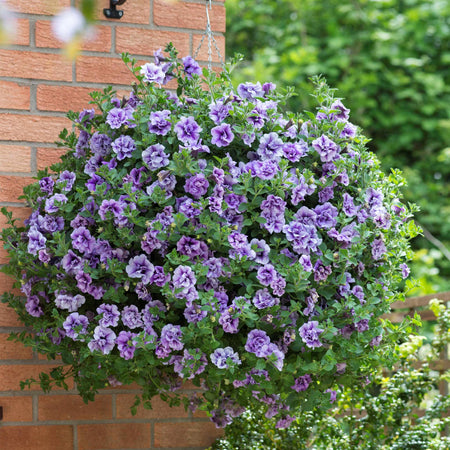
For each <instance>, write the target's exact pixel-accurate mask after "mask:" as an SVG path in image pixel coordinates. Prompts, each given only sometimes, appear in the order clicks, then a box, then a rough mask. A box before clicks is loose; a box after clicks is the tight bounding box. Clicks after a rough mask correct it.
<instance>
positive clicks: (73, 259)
mask: <svg viewBox="0 0 450 450" xmlns="http://www.w3.org/2000/svg"><path fill="white" fill-rule="evenodd" d="M61 266H62V268H63V269H64V270H65V271H66V272H67V273H68V274H69V275H75V274H76V273H77V272H78V271H80V270H82V269H83V266H84V260H82V259H81V258H80V257H79V256H78V255H76V254H75V253H74V252H73V251H72V250H69V251H68V252H67V254H66V255H64V257H63V259H62V260H61Z"/></svg>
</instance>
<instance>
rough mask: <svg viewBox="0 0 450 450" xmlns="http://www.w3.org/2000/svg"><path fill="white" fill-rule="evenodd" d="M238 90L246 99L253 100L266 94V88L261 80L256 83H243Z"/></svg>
mask: <svg viewBox="0 0 450 450" xmlns="http://www.w3.org/2000/svg"><path fill="white" fill-rule="evenodd" d="M237 92H238V94H239V95H240V96H241V97H242V98H243V99H245V100H253V99H255V98H257V97H263V96H264V90H263V88H262V86H261V83H260V82H259V81H258V82H256V83H250V82H247V83H241V84H240V85H239V86H238V88H237Z"/></svg>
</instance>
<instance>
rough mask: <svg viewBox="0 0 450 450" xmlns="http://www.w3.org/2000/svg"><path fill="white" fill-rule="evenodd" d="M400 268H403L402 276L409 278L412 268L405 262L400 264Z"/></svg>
mask: <svg viewBox="0 0 450 450" xmlns="http://www.w3.org/2000/svg"><path fill="white" fill-rule="evenodd" d="M400 269H401V270H402V278H408V276H409V273H410V269H409V267H408V266H407V264H405V263H403V264H400Z"/></svg>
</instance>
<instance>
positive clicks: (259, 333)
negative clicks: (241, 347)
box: [245, 330, 273, 357]
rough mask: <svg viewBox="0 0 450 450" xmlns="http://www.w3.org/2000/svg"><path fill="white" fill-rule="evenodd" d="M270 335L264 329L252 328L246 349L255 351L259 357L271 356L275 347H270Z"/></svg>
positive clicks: (250, 351) (251, 351)
mask: <svg viewBox="0 0 450 450" xmlns="http://www.w3.org/2000/svg"><path fill="white" fill-rule="evenodd" d="M270 343H271V342H270V337H269V336H268V335H267V333H266V332H265V331H263V330H251V331H250V333H248V337H247V342H246V344H245V350H247V351H248V352H249V353H254V354H255V355H256V356H258V357H266V356H269V355H270V354H271V353H272V352H273V349H271V348H270Z"/></svg>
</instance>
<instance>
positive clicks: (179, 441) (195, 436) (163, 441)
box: [154, 422, 223, 448]
mask: <svg viewBox="0 0 450 450" xmlns="http://www.w3.org/2000/svg"><path fill="white" fill-rule="evenodd" d="M222 434H223V430H219V429H217V428H216V426H215V425H214V424H213V423H212V422H182V423H180V422H177V423H170V422H162V423H155V439H154V440H155V448H159V447H169V448H175V447H209V446H210V445H211V444H212V443H213V442H214V441H215V440H216V439H217V438H218V437H219V436H222Z"/></svg>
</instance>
